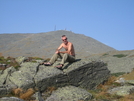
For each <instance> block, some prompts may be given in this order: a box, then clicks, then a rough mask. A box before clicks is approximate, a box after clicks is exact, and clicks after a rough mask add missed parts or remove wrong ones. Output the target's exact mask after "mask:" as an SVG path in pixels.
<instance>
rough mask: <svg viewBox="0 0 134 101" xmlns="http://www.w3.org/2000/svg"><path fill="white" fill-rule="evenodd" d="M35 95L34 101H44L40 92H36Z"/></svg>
mask: <svg viewBox="0 0 134 101" xmlns="http://www.w3.org/2000/svg"><path fill="white" fill-rule="evenodd" d="M35 95H36V101H44V99H43V98H42V96H41V93H40V92H36V93H35Z"/></svg>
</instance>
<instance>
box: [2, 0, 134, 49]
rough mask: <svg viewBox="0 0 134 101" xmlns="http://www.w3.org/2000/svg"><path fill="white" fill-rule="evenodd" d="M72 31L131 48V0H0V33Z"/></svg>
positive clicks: (133, 43) (133, 0)
mask: <svg viewBox="0 0 134 101" xmlns="http://www.w3.org/2000/svg"><path fill="white" fill-rule="evenodd" d="M55 26H56V30H64V29H66V30H69V31H70V30H71V31H73V32H74V33H78V34H84V35H86V36H89V37H92V38H94V39H96V40H98V41H100V42H102V43H104V44H106V45H108V46H110V47H113V48H115V49H117V50H133V49H134V0H0V34H4V33H40V32H49V31H54V29H55Z"/></svg>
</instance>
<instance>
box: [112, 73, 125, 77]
mask: <svg viewBox="0 0 134 101" xmlns="http://www.w3.org/2000/svg"><path fill="white" fill-rule="evenodd" d="M123 74H126V73H125V72H118V73H112V74H111V75H112V76H115V77H119V76H120V75H123Z"/></svg>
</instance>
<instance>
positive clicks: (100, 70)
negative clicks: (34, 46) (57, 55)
mask: <svg viewBox="0 0 134 101" xmlns="http://www.w3.org/2000/svg"><path fill="white" fill-rule="evenodd" d="M24 60H25V57H18V58H16V61H18V63H19V64H20V67H19V68H18V69H15V68H14V67H13V66H12V67H9V68H7V69H5V70H3V71H1V72H0V96H5V95H8V94H10V93H11V92H12V90H13V89H17V88H20V89H23V90H27V89H29V88H33V89H36V92H39V93H42V92H43V91H45V90H47V88H49V87H55V88H58V89H57V90H56V93H53V94H52V96H50V97H47V98H46V99H47V100H46V101H52V100H50V99H54V96H56V98H55V100H53V101H67V99H70V100H68V101H77V100H84V101H86V100H89V99H91V98H92V94H90V93H89V92H87V91H86V90H89V89H95V88H96V87H97V86H98V85H99V84H101V83H103V82H104V81H106V80H107V79H108V77H109V76H110V71H109V70H108V68H107V65H106V64H105V63H104V62H103V61H91V60H90V59H86V60H85V59H77V60H76V61H75V62H74V63H66V64H65V65H64V67H63V70H59V69H57V68H54V67H55V65H57V64H59V61H60V60H58V61H56V63H55V64H53V66H44V65H40V63H41V62H43V61H42V60H40V61H39V60H38V61H36V62H25V61H24ZM67 92H70V93H74V95H71V96H69V95H68V96H69V97H67V94H70V93H67ZM61 94H63V95H64V97H63V96H61ZM58 95H59V96H58ZM61 97H63V98H61ZM5 99H6V98H5ZM39 99H41V96H40V98H39ZM56 99H58V100H56ZM61 99H62V100H61ZM71 99H72V100H71ZM73 99H74V100H73ZM18 101H19V100H18ZM39 101H42V100H39Z"/></svg>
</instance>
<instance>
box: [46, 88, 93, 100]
mask: <svg viewBox="0 0 134 101" xmlns="http://www.w3.org/2000/svg"><path fill="white" fill-rule="evenodd" d="M91 99H92V94H90V93H89V92H87V91H86V90H84V89H82V88H78V87H74V86H66V87H62V88H59V89H58V90H56V91H54V92H53V93H52V94H51V96H50V97H48V98H47V99H46V101H89V100H91Z"/></svg>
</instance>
